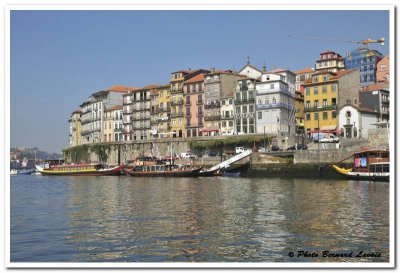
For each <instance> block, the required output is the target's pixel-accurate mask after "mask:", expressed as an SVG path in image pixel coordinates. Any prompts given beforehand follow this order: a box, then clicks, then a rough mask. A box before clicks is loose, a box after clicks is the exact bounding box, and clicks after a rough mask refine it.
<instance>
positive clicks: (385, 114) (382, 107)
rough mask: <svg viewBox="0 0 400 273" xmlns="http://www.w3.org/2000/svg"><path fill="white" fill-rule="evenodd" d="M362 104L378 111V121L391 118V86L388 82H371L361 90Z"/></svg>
mask: <svg viewBox="0 0 400 273" xmlns="http://www.w3.org/2000/svg"><path fill="white" fill-rule="evenodd" d="M360 106H361V107H363V108H369V109H372V110H373V111H375V112H377V113H378V121H379V122H380V121H388V120H389V106H390V105H389V86H388V84H371V85H367V86H364V87H362V89H361V91H360Z"/></svg>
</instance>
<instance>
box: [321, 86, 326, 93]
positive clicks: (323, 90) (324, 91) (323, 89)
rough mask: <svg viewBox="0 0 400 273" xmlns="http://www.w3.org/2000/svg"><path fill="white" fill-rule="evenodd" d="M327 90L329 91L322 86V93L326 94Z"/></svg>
mask: <svg viewBox="0 0 400 273" xmlns="http://www.w3.org/2000/svg"><path fill="white" fill-rule="evenodd" d="M326 89H327V88H326V85H323V86H322V93H326Z"/></svg>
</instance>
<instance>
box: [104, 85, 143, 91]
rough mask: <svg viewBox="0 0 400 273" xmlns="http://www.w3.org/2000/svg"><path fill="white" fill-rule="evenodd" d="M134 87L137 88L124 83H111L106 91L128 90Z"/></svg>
mask: <svg viewBox="0 0 400 273" xmlns="http://www.w3.org/2000/svg"><path fill="white" fill-rule="evenodd" d="M136 89H138V88H137V87H131V86H125V85H113V86H111V87H110V88H108V89H107V91H117V92H128V91H132V90H136Z"/></svg>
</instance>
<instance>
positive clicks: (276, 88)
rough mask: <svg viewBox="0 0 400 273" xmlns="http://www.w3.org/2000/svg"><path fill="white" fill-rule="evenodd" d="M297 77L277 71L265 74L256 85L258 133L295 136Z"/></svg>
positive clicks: (284, 71)
mask: <svg viewBox="0 0 400 273" xmlns="http://www.w3.org/2000/svg"><path fill="white" fill-rule="evenodd" d="M295 82H296V75H295V74H294V73H293V72H291V71H288V70H283V69H279V70H278V69H277V70H273V71H269V72H263V74H262V76H261V82H259V83H257V84H256V110H257V116H256V119H257V121H256V124H257V129H256V132H257V133H258V134H262V133H264V132H265V133H267V134H273V135H282V136H283V135H286V136H289V135H294V132H295V124H296V123H295V113H296V108H295Z"/></svg>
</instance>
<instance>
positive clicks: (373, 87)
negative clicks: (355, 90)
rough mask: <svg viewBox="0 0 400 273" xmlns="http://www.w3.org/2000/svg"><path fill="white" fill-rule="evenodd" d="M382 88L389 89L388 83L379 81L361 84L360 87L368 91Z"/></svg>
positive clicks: (363, 90)
mask: <svg viewBox="0 0 400 273" xmlns="http://www.w3.org/2000/svg"><path fill="white" fill-rule="evenodd" d="M382 89H386V90H387V89H389V85H388V84H386V83H383V84H380V83H374V84H370V85H367V86H363V87H362V88H361V91H362V92H368V91H377V90H382Z"/></svg>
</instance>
